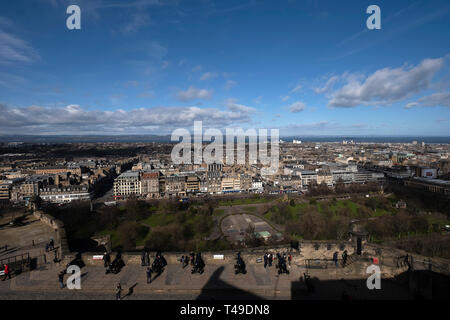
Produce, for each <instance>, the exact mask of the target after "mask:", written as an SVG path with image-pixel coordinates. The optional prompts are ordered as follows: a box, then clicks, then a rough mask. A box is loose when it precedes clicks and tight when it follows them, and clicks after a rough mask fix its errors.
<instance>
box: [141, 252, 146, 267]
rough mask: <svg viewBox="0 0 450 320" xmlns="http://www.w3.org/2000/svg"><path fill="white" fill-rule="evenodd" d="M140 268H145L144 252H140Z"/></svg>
mask: <svg viewBox="0 0 450 320" xmlns="http://www.w3.org/2000/svg"><path fill="white" fill-rule="evenodd" d="M141 266H142V267H143V266H145V251H144V250H142V253H141Z"/></svg>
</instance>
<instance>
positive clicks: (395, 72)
mask: <svg viewBox="0 0 450 320" xmlns="http://www.w3.org/2000/svg"><path fill="white" fill-rule="evenodd" d="M443 63H444V58H439V59H425V60H423V61H422V62H421V63H420V64H419V65H417V66H415V67H407V66H404V67H400V68H395V69H391V68H384V69H381V70H377V71H376V72H374V73H373V74H371V75H370V76H368V77H367V78H366V79H365V80H364V81H363V82H361V81H359V80H356V79H354V80H350V79H351V77H348V79H349V80H348V83H347V84H346V85H345V86H343V87H342V88H340V89H339V90H337V91H336V92H334V93H333V94H332V95H331V99H330V101H329V103H328V105H329V106H331V107H341V108H351V107H356V106H359V105H369V104H379V105H387V104H392V103H394V102H398V101H401V100H403V99H405V98H408V97H410V96H411V95H413V94H416V93H419V92H421V91H423V90H425V89H427V88H428V87H429V86H430V84H431V81H432V79H433V77H434V75H435V74H436V72H437V71H438V70H439V69H440V68H441V67H442V65H443Z"/></svg>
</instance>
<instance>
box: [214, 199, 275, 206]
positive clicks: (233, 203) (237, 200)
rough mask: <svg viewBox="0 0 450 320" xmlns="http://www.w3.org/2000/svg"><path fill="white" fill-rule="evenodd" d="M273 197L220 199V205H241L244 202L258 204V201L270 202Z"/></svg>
mask: <svg viewBox="0 0 450 320" xmlns="http://www.w3.org/2000/svg"><path fill="white" fill-rule="evenodd" d="M272 200H273V199H266V198H247V199H235V200H226V201H220V202H219V206H239V205H244V204H258V203H266V202H270V201H272Z"/></svg>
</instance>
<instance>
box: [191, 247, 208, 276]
mask: <svg viewBox="0 0 450 320" xmlns="http://www.w3.org/2000/svg"><path fill="white" fill-rule="evenodd" d="M190 260H191V264H192V265H193V268H192V270H191V273H199V274H202V273H203V272H204V271H205V262H204V261H203V258H202V255H201V253H200V252H199V253H197V254H196V255H195V254H194V253H191V259H190Z"/></svg>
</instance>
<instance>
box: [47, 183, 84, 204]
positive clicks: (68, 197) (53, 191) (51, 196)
mask: <svg viewBox="0 0 450 320" xmlns="http://www.w3.org/2000/svg"><path fill="white" fill-rule="evenodd" d="M39 196H40V197H41V199H42V200H43V201H48V202H53V203H67V202H72V201H87V200H91V199H92V194H91V193H90V192H89V186H87V185H75V186H65V187H61V186H56V185H53V186H47V187H45V188H41V189H39Z"/></svg>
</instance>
